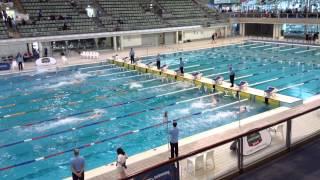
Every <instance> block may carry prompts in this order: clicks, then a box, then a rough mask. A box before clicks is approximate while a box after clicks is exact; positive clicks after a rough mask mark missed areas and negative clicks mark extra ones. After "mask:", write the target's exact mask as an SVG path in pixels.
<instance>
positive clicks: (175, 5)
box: [157, 0, 206, 19]
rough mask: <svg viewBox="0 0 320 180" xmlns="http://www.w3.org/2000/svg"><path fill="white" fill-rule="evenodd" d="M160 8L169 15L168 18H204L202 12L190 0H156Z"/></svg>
mask: <svg viewBox="0 0 320 180" xmlns="http://www.w3.org/2000/svg"><path fill="white" fill-rule="evenodd" d="M157 2H158V3H159V4H160V6H161V7H162V8H164V9H165V10H166V13H167V14H168V15H169V17H168V18H172V19H180V18H200V17H205V16H206V14H205V13H204V12H203V10H202V9H201V8H200V7H198V6H197V5H195V4H194V3H193V2H192V0H158V1H157Z"/></svg>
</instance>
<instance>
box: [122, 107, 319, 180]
mask: <svg viewBox="0 0 320 180" xmlns="http://www.w3.org/2000/svg"><path fill="white" fill-rule="evenodd" d="M319 108H320V101H313V102H310V103H307V104H303V105H300V106H297V107H295V108H292V109H289V110H286V111H284V112H281V113H278V114H275V115H272V116H269V117H266V118H262V119H261V120H260V121H259V122H265V121H268V120H270V119H271V120H272V121H273V122H271V123H268V124H266V125H262V126H257V127H256V128H254V129H250V130H247V131H245V132H240V133H238V135H236V136H233V137H230V138H226V139H223V140H221V141H218V142H216V143H214V144H211V145H208V146H206V147H203V148H200V149H197V150H194V151H191V152H189V153H187V154H184V155H181V156H178V157H176V158H173V159H169V160H166V161H163V162H161V163H158V164H156V165H153V166H151V167H148V168H145V169H143V170H140V171H137V172H134V173H132V174H130V175H128V176H127V177H125V178H122V180H129V179H132V178H134V177H136V176H139V175H141V174H143V173H146V172H149V171H152V170H155V169H157V168H159V167H162V166H164V165H167V164H171V163H174V162H178V161H180V160H183V159H186V158H188V157H191V156H194V155H196V154H199V153H202V152H205V151H207V150H210V149H213V148H216V147H218V146H221V145H224V144H226V143H229V142H231V141H234V140H237V139H239V138H242V137H244V136H247V135H249V134H252V133H253V132H257V131H261V130H264V129H268V128H270V127H273V126H275V125H278V124H281V123H284V122H287V121H289V120H291V119H294V118H297V117H299V116H302V115H304V114H307V113H310V112H312V111H315V110H317V109H319Z"/></svg>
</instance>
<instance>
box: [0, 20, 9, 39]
mask: <svg viewBox="0 0 320 180" xmlns="http://www.w3.org/2000/svg"><path fill="white" fill-rule="evenodd" d="M7 38H8V34H7V27H6V26H5V24H4V22H3V20H2V19H0V39H7Z"/></svg>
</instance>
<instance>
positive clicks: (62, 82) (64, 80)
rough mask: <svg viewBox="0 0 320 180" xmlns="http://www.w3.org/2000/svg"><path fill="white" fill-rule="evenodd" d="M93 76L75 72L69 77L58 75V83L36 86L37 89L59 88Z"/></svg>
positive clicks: (78, 82) (81, 81)
mask: <svg viewBox="0 0 320 180" xmlns="http://www.w3.org/2000/svg"><path fill="white" fill-rule="evenodd" d="M89 76H91V75H90V74H87V73H80V72H77V73H74V74H72V75H71V76H68V77H63V76H62V77H58V78H57V79H55V81H56V82H57V83H55V84H51V85H43V86H39V87H35V88H36V89H57V88H60V87H63V86H67V85H75V84H81V83H83V82H84V81H85V80H86V79H87V77H89Z"/></svg>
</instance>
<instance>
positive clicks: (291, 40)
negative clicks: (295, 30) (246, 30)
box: [246, 36, 320, 46]
mask: <svg viewBox="0 0 320 180" xmlns="http://www.w3.org/2000/svg"><path fill="white" fill-rule="evenodd" d="M246 37H247V39H248V40H261V41H273V42H279V43H288V44H302V45H310V46H312V45H317V46H319V45H320V41H319V40H316V41H312V40H305V39H297V38H287V37H285V38H283V39H274V38H272V37H263V36H246Z"/></svg>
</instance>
